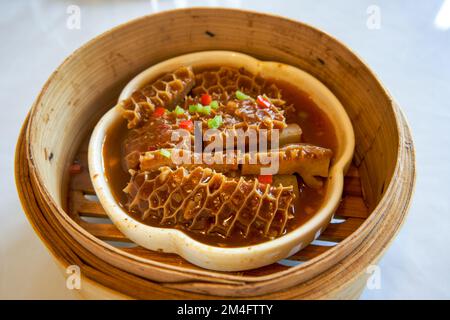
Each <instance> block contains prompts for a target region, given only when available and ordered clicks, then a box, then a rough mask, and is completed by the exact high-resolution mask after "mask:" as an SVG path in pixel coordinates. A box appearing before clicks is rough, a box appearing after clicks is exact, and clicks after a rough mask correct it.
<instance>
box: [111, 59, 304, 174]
mask: <svg viewBox="0 0 450 320" xmlns="http://www.w3.org/2000/svg"><path fill="white" fill-rule="evenodd" d="M221 70H222V71H223V70H226V71H227V73H226V74H230V75H231V77H230V78H223V80H226V81H225V83H232V82H233V80H234V79H235V75H237V74H239V75H240V77H239V81H240V83H242V84H243V85H245V86H247V87H249V92H252V93H255V94H256V93H259V92H263V90H264V89H267V90H268V92H269V93H270V96H271V97H274V98H273V99H272V98H269V99H270V101H271V102H272V103H271V104H270V106H269V107H268V108H260V107H258V105H257V103H256V102H255V101H254V100H251V99H249V100H239V99H236V98H235V97H234V95H233V93H232V92H231V90H234V89H238V88H241V87H238V86H236V85H233V86H231V85H227V86H225V87H223V88H222V87H220V85H218V84H216V85H215V86H213V87H210V86H208V85H209V84H210V82H208V81H207V80H205V79H203V78H200V79H201V80H198V79H199V78H198V77H199V76H202V75H203V74H208V75H210V76H211V75H214V76H215V77H217V76H218V74H222V73H223V72H213V71H205V72H203V73H200V74H197V75H196V76H195V77H196V80H195V81H200V83H203V85H202V86H197V87H195V88H194V89H193V90H192V92H191V93H192V94H193V95H192V96H191V95H189V96H186V94H187V93H188V92H189V90H190V89H191V88H192V87H193V86H194V82H195V81H194V74H193V72H192V70H191V69H190V68H186V67H181V68H179V69H177V70H175V71H174V73H173V74H166V75H164V76H163V77H162V78H160V79H157V80H156V81H155V82H153V83H151V84H149V85H146V86H144V88H142V89H140V90H138V91H136V92H134V93H133V94H132V96H131V97H130V98H129V99H127V100H125V101H122V102H120V103H119V107H120V108H121V109H122V110H123V116H124V118H125V119H127V120H128V128H130V129H133V130H130V132H129V133H128V136H127V141H126V142H125V145H124V149H125V154H126V156H125V157H126V159H127V160H126V161H127V168H129V169H135V168H136V165H137V163H138V159H139V154H140V153H142V152H145V151H148V150H149V149H150V150H151V149H159V148H170V147H174V146H175V145H176V144H177V142H173V141H171V137H172V132H173V131H174V130H176V129H178V128H179V121H180V120H190V121H201V122H202V128H203V129H208V120H210V119H212V118H214V117H215V116H221V117H222V121H223V125H222V126H221V127H220V130H221V131H222V132H223V135H222V140H223V141H226V139H227V137H238V136H239V135H240V132H241V131H237V130H243V131H244V132H247V131H248V130H249V129H254V130H255V131H256V132H258V133H259V132H260V131H259V130H260V129H265V130H267V139H268V140H269V141H270V140H271V139H272V135H271V130H272V129H279V130H280V131H281V132H280V134H279V143H280V144H281V145H284V144H287V143H297V142H300V139H301V134H302V132H301V129H300V127H299V126H298V125H297V124H289V125H287V124H286V121H285V117H284V115H283V113H284V110H283V109H282V108H281V106H282V105H284V104H285V102H284V101H283V100H281V98H280V92H279V90H278V89H277V88H276V86H274V85H273V84H272V85H268V84H266V83H265V82H264V81H262V80H260V79H259V78H256V79H255V81H256V82H255V83H254V84H253V86H250V85H249V83H250V82H251V78H249V76H248V74H247V73H245V72H244V73H242V74H241V73H240V72H243V71H240V72H239V71H237V69H229V68H227V69H223V68H222V69H221ZM233 70H234V73H233ZM205 78H207V77H205ZM169 80H171V82H170V81H169ZM259 82H260V85H258V84H257V83H259ZM218 88H222V89H221V90H222V91H221V92H222V93H223V94H221V96H222V98H221V99H217V100H216V101H218V103H219V108H217V109H212V110H211V111H210V114H209V115H204V114H200V113H198V112H193V113H190V112H188V111H189V106H190V105H195V104H198V103H200V97H199V96H198V95H196V94H195V93H194V92H200V91H201V92H203V93H210V94H211V96H212V97H213V98H217V97H218V96H217V91H220V90H219V89H218ZM244 88H245V87H244ZM241 89H243V88H241ZM243 90H244V89H243ZM235 91H236V90H235ZM185 96H186V98H185V99H183V98H184V97H185ZM224 97H226V98H224ZM175 105H179V108H180V109H183V110H185V113H184V114H183V115H176V114H174V113H167V114H166V115H164V117H159V118H153V117H152V116H151V115H152V113H153V112H154V110H155V108H156V107H161V106H162V107H165V108H167V109H173V107H174V106H175ZM191 141H194V137H193V135H192V137H191Z"/></svg>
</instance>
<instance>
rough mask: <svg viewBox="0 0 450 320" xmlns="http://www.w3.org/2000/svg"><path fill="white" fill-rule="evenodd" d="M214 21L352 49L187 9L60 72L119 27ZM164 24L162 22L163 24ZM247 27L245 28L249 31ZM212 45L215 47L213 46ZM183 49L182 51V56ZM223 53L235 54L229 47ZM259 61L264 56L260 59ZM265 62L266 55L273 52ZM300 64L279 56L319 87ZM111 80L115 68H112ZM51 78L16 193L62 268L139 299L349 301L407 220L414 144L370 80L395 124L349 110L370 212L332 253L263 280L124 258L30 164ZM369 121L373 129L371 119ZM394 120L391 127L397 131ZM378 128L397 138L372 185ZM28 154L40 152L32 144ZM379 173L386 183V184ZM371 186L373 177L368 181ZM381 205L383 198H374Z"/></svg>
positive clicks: (25, 141)
mask: <svg viewBox="0 0 450 320" xmlns="http://www.w3.org/2000/svg"><path fill="white" fill-rule="evenodd" d="M218 16H220V19H221V21H224V20H225V21H228V22H227V23H228V24H230V25H232V22H233V21H235V20H236V19H238V20H239V19H240V20H242V19H244V17H245V19H247V20H248V21H252V23H254V24H258V25H259V23H261V22H262V21H264V22H265V23H266V24H268V25H277V24H278V25H279V28H277V30H281V32H283V31H286V30H292V29H294V28H299V30H300V31H301V30H302V29H304V30H303V31H301V32H312V33H313V34H315V36H316V37H317V36H318V37H319V38H320V39H321V40H323V39H325V40H326V41H325V42H327V44H328V45H331V44H332V45H333V49H334V50H344V51H348V49H346V48H345V47H344V46H342V45H341V44H339V43H338V42H337V41H336V40H334V39H332V38H330V37H329V36H327V35H325V34H323V33H321V32H320V31H317V30H315V29H312V28H311V27H308V26H305V25H302V24H300V23H297V22H293V21H289V20H286V19H282V18H278V17H274V16H269V15H263V14H257V13H250V12H246V11H240V10H225V9H221V10H214V9H192V10H178V11H172V12H165V13H162V14H158V15H154V16H150V17H144V18H141V19H138V20H135V21H132V22H130V23H128V24H127V25H124V26H122V27H119V28H117V29H114V30H112V31H111V32H109V33H106V34H105V35H102V36H100V37H99V38H97V39H94V40H93V41H92V42H90V43H88V44H87V45H86V46H85V47H83V48H82V49H80V50H78V51H77V52H76V53H75V54H74V55H73V56H71V57H70V58H68V59H67V60H66V62H65V63H63V65H62V66H61V67H60V68H59V70H60V71H66V70H65V67H67V65H70V64H71V63H74V61H75V62H76V60H82V59H81V58H80V55H81V54H82V53H83V50H84V52H87V51H89V50H93V47H95V43H96V42H102V41H107V40H108V38H109V37H112V35H113V34H114V33H116V36H117V33H120V32H121V29H120V28H122V31H124V32H131V30H133V28H134V29H135V30H139V29H140V28H143V27H145V26H146V25H147V28H150V26H151V25H160V26H161V25H164V23H166V24H167V23H168V22H167V19H169V20H171V21H175V20H176V21H180V19H185V20H187V21H190V22H191V21H201V24H200V26H198V28H200V27H201V28H202V30H203V29H206V28H208V29H212V30H214V31H215V32H216V33H217V34H220V31H219V30H220V28H219V27H220V26H219V25H215V24H214V23H211V22H210V21H209V19H212V18H214V17H218ZM202 19H203V20H202ZM227 19H228V20H227ZM165 20H166V22H164V21H165ZM213 20H214V19H213ZM205 21H206V22H205ZM230 21H231V22H230ZM207 22H209V24H208V23H207ZM205 23H206V24H207V26H206V27H205V26H204V25H203V24H205ZM180 24H181V26H180V30H182V29H183V26H182V23H180ZM153 27H154V26H153ZM190 27H191V28H193V29H194V30H195V25H194V26H192V25H191V26H190ZM248 27H249V28H251V26H248ZM161 28H162V27H161ZM177 30H178V29H177ZM305 30H306V31H305ZM135 32H138V31H135ZM141 32H142V30H141ZM230 32H231V31H230ZM273 32H275V31H273ZM202 34H203V33H202ZM119 36H120V35H119ZM287 36H288V37H291V36H293V35H292V34H291V33H288V34H287ZM313 38H314V37H313ZM205 39H206V40H205ZM205 39H204V40H203V41H204V43H200V44H198V43H197V42H196V43H197V44H196V47H197V46H200V47H201V48H196V49H197V50H200V49H209V48H211V47H212V46H217V43H215V40H214V39H213V40H211V39H208V37H205ZM253 40H255V39H253ZM316 40H317V39H316ZM211 41H214V42H213V43H211ZM230 45H231V44H230ZM224 46H225V45H224ZM255 47H257V46H255ZM180 48H181V45H180ZM180 48H179V49H178V50H184V49H180ZM225 49H233V48H230V47H226V48H225ZM176 53H177V52H175V54H176ZM259 54H260V55H262V54H263V52H260V53H259ZM272 54H273V53H272ZM343 54H344V55H351V53H347V52H344V53H343ZM267 55H269V56H270V54H267ZM338 57H340V56H339V54H337V55H334V56H331V57H324V58H314V59H315V61H316V64H317V63H318V64H320V65H323V64H328V63H330V64H331V65H332V63H333V61H338V59H337V58H338ZM351 57H352V58H353V59H355V61H358V62H359V63H360V65H358V68H359V69H357V68H355V67H354V66H352V65H350V64H345V66H346V67H347V68H348V69H349V71H351V72H353V73H354V74H353V76H354V77H358V76H361V75H360V74H358V73H361V74H362V76H364V77H372V78H374V76H373V75H372V74H371V72H370V70H369V69H367V67H366V66H365V65H364V64H362V63H361V62H360V61H359V60H358V59H357V58H356V57H354V56H351ZM296 59H297V60H298V57H297V56H291V59H288V58H287V57H283V60H291V61H287V62H288V63H291V64H300V65H301V67H303V68H304V69H306V71H309V72H311V73H313V74H315V76H317V77H319V79H321V80H322V81H324V77H325V76H326V74H325V73H326V71H325V72H323V71H320V72H317V70H316V71H315V72H312V71H314V69H313V68H317V66H316V65H311V63H310V61H302V60H301V59H300V60H299V61H297V60H296ZM317 59H319V60H317ZM329 61H330V62H329ZM347 63H348V62H347ZM135 68H139V67H135ZM309 69H311V70H309ZM114 72H117V70H114ZM56 77H57V74H54V75H53V76H52V77H51V78H50V79H49V81H48V82H47V84H46V86H45V87H44V89H43V90H42V92H41V95H40V96H39V97H38V99H37V100H36V102H35V104H34V106H33V109H32V111H31V113H30V118H29V119H30V120H29V121H27V122H26V123H25V124H24V128H23V130H22V133H21V136H20V139H19V143H18V145H17V151H16V179H17V185H18V190H19V195H20V198H21V201H22V203H23V206H24V210H25V212H26V213H27V216H28V218H29V220H30V221H31V223H32V225H33V227H34V228H35V230H36V232H37V233H38V234H39V235H40V236H41V238H42V239H43V241H44V242H45V243H46V244H47V246H48V247H49V250H50V251H51V252H52V253H53V255H54V256H55V257H56V258H57V259H58V260H59V261H60V262H61V264H62V265H69V264H77V265H79V266H80V267H81V269H82V272H83V274H84V275H85V276H86V277H87V278H89V279H91V280H93V281H95V282H97V283H99V284H101V285H104V286H106V287H109V288H112V289H113V290H116V291H118V292H121V293H123V294H126V295H128V296H132V297H136V298H168V297H170V298H223V297H257V296H258V298H282V299H286V298H327V297H355V296H357V293H358V292H359V291H360V290H361V288H362V287H363V285H364V279H365V277H366V275H365V268H366V267H367V266H368V265H370V264H372V263H374V262H376V261H377V259H378V258H379V256H380V255H381V254H382V253H383V252H384V250H385V249H386V248H387V245H388V244H389V242H390V241H391V240H392V238H393V237H394V235H395V233H396V232H397V231H398V229H399V227H400V226H401V223H402V222H403V221H404V217H405V215H406V212H407V209H408V206H409V203H410V199H411V195H412V189H413V186H414V180H415V167H414V149H413V144H412V139H411V135H410V132H409V128H408V126H407V123H406V121H405V119H404V116H403V115H402V113H401V111H400V109H399V107H398V106H397V105H395V104H394V103H392V100H391V99H390V97H389V95H388V94H387V93H386V92H385V90H384V89H383V88H382V87H381V86H379V84H378V82H376V81H375V83H374V84H372V85H373V86H372V87H370V88H368V90H373V91H376V92H381V93H382V94H383V95H384V97H382V98H383V99H385V103H388V104H389V106H390V108H391V110H390V112H391V113H392V117H391V119H390V121H391V123H388V124H386V126H388V127H389V128H387V129H384V127H383V126H382V125H381V124H380V126H379V128H378V129H377V130H374V129H370V128H369V127H364V122H362V120H360V119H361V118H364V115H363V116H361V114H358V112H371V111H373V110H368V111H367V110H366V111H361V109H360V110H351V109H349V110H348V112H349V115H350V117H351V118H352V121H355V122H354V123H356V124H357V125H356V126H355V133H356V135H357V144H358V142H359V148H358V146H357V150H356V163H357V165H359V168H360V171H361V170H362V172H361V178H362V183H363V186H364V192H365V196H366V201H367V202H368V204H369V206H370V209H373V211H372V213H371V215H370V216H369V217H368V219H367V220H366V221H365V222H364V223H363V224H362V225H361V226H360V228H358V229H357V230H356V231H355V232H353V233H352V234H351V235H350V236H349V237H347V238H346V239H345V240H343V241H342V242H341V243H339V244H338V245H337V246H335V247H333V248H332V249H330V250H327V251H326V252H324V253H322V254H320V255H318V256H317V257H315V258H313V259H312V260H309V261H307V262H306V263H304V264H302V265H299V266H296V267H292V268H289V269H288V270H284V271H281V272H276V273H273V274H269V275H264V276H259V277H258V276H257V277H248V276H239V275H230V274H226V273H217V272H211V271H207V270H196V269H193V270H192V269H186V268H180V267H177V266H174V265H170V264H164V263H160V262H155V261H148V260H147V261H145V260H144V259H142V258H140V257H138V256H134V255H130V254H127V253H126V252H124V251H122V250H118V249H117V248H114V247H112V246H110V245H108V244H106V243H105V242H103V241H101V240H99V239H97V238H96V237H94V236H93V235H92V234H90V233H88V232H87V231H86V230H85V229H84V228H82V227H80V225H79V224H78V223H76V222H75V221H74V220H73V219H72V218H71V217H70V216H69V215H68V214H67V213H66V212H64V211H63V210H61V209H60V207H59V206H58V204H57V203H55V201H54V199H53V197H52V195H51V194H50V193H49V192H48V190H47V188H46V187H45V185H44V183H43V177H42V176H40V173H39V170H38V169H37V168H38V166H39V164H38V162H36V161H37V159H36V157H33V155H34V154H33V150H32V148H30V141H33V135H35V134H36V132H35V131H33V130H34V129H33V128H34V127H33V121H34V122H36V121H39V120H42V119H41V118H39V117H37V116H36V115H39V112H40V109H42V108H45V101H46V99H48V92H49V91H52V90H53V89H54V88H51V85H52V82H53V81H55V78H56ZM332 80H333V79H331V80H330V79H328V80H326V78H325V81H324V82H325V83H326V84H327V85H328V86H329V87H330V88H331V89H332V90H333V89H334V88H333V87H334V85H333V83H331V82H330V81H332ZM50 88H51V89H50ZM333 91H334V90H333ZM335 92H336V91H335ZM338 97H339V98H340V99H341V101H342V100H343V101H344V103H346V102H347V100H348V99H351V98H349V97H347V96H342V95H341V96H338ZM352 103H354V101H353V102H352V101H350V100H349V103H348V105H350V104H352ZM382 103H383V101H381V102H380V105H381V104H382ZM378 112H379V111H378ZM373 120H374V121H376V120H377V119H373ZM388 120H389V118H387V120H386V121H385V122H389V121H388ZM378 121H380V123H381V120H379V119H378ZM392 121H395V123H393V122H392ZM384 130H386V134H388V135H389V134H390V133H391V132H392V131H391V130H394V131H393V132H394V133H395V134H396V138H395V139H392V141H390V142H389V141H387V143H391V145H390V149H391V150H394V151H392V152H396V153H397V154H396V161H395V165H394V166H393V167H392V168H388V169H385V172H380V174H379V176H378V178H376V179H375V178H374V176H373V172H370V169H371V168H370V167H373V161H377V159H376V156H374V154H376V151H377V150H376V149H377V148H382V146H380V145H379V143H378V142H377V141H378V139H379V138H377V137H378V136H380V135H384V134H385V133H384ZM395 131H396V132H395ZM361 134H362V135H361ZM358 136H359V137H358ZM358 138H359V141H358ZM33 147H34V148H36V147H37V146H33ZM72 149H73V148H72ZM372 150H374V151H372ZM73 152H74V151H72V153H73ZM386 157H388V155H386ZM378 160H380V159H378ZM380 166H381V164H380ZM390 170H392V176H390V175H389V174H390V173H391V172H390ZM381 171H382V170H381ZM383 175H385V176H384V177H383ZM369 178H372V179H371V180H370V179H369ZM375 180H377V181H375ZM381 180H383V181H381ZM372 184H373V185H374V186H377V185H381V189H378V190H377V191H376V192H374V191H373V188H374V186H371V185H372ZM377 192H378V194H377ZM377 197H379V199H376V198H377ZM377 200H379V201H377ZM338 262H339V263H338Z"/></svg>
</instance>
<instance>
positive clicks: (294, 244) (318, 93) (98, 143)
mask: <svg viewBox="0 0 450 320" xmlns="http://www.w3.org/2000/svg"><path fill="white" fill-rule="evenodd" d="M183 65H185V66H189V65H190V66H193V67H203V66H210V65H222V66H230V67H237V68H239V67H245V68H246V69H247V70H249V71H250V72H252V73H255V74H257V73H259V74H261V76H262V77H270V78H275V79H279V80H284V81H288V82H289V83H291V84H293V85H295V86H297V87H298V88H299V89H301V90H303V91H304V92H306V93H308V94H309V95H310V97H311V98H312V100H313V101H314V102H315V103H316V105H317V106H319V108H321V109H322V110H323V111H324V112H325V113H326V114H327V116H328V117H329V119H330V120H331V122H332V124H333V127H334V129H335V132H336V138H337V150H334V151H335V154H334V160H333V162H332V165H331V168H330V172H329V177H328V183H327V186H326V194H325V198H324V201H323V204H322V206H321V207H320V208H319V210H318V212H317V213H316V214H315V215H314V216H313V217H312V218H310V219H309V220H308V221H307V222H306V223H305V224H303V225H301V226H300V227H298V228H297V229H295V230H293V231H291V232H289V233H287V234H286V235H284V236H282V237H280V238H277V239H274V240H271V241H267V242H264V243H261V244H257V245H251V246H246V247H238V248H219V247H215V246H210V245H206V244H203V243H201V242H199V241H196V240H194V239H192V238H191V237H189V236H188V235H186V234H185V233H183V232H182V231H179V230H175V229H169V228H158V227H151V226H148V225H145V224H143V223H141V222H139V221H137V220H135V219H133V218H132V217H131V216H129V215H128V214H127V213H126V212H125V211H124V210H123V209H122V208H121V207H120V206H119V204H118V203H117V202H116V200H115V199H114V197H113V195H112V192H111V190H110V188H109V186H108V183H107V181H106V178H105V172H104V167H103V157H102V147H103V141H104V138H105V134H106V131H107V128H108V127H109V126H111V125H112V123H113V122H114V121H115V120H116V119H117V118H118V117H120V116H121V115H120V111H119V110H117V108H112V109H111V110H110V111H108V112H107V113H106V114H105V115H104V116H103V117H102V118H101V119H100V121H99V122H98V124H97V126H96V127H95V129H94V132H93V133H92V136H91V140H90V144H89V171H90V175H91V179H92V182H93V185H94V189H95V191H96V193H97V196H98V197H99V200H100V203H101V204H102V206H103V207H104V209H105V211H106V213H107V214H108V216H109V217H110V219H111V220H112V222H113V223H114V224H115V225H116V226H117V228H118V229H119V230H120V231H121V232H122V233H123V234H125V235H126V236H127V237H128V238H129V239H130V240H132V241H133V242H135V243H137V244H139V245H140V246H142V247H145V248H147V249H150V250H159V251H164V252H171V253H176V254H178V255H180V256H182V257H183V258H185V259H186V260H188V261H190V262H191V263H193V264H196V265H198V266H200V267H203V268H206V269H212V270H219V271H240V270H247V269H253V268H258V267H261V266H265V265H268V264H271V263H274V262H276V261H278V260H280V259H284V258H286V257H289V256H290V255H292V254H294V253H296V252H298V251H299V250H301V249H302V248H304V247H305V246H307V245H308V244H309V243H310V242H311V241H313V240H314V239H316V238H317V237H318V236H319V235H320V234H321V232H322V231H323V230H324V229H325V228H326V227H327V225H328V223H329V222H330V220H331V219H332V217H333V214H334V212H335V210H336V209H337V207H338V205H339V201H340V199H341V195H342V190H343V184H344V174H345V172H346V170H347V169H348V167H349V165H350V163H351V160H352V157H353V150H354V145H355V138H354V133H353V128H352V125H351V122H350V119H349V117H348V115H347V113H346V112H345V110H344V108H343V106H342V105H341V103H340V102H339V100H338V99H337V98H336V97H335V96H334V95H333V93H331V91H330V90H328V88H327V87H325V86H324V85H323V84H322V83H321V82H320V81H319V80H317V79H316V78H314V77H313V76H311V75H310V74H308V73H306V72H304V71H302V70H300V69H298V68H295V67H293V66H289V65H285V64H282V63H279V62H266V61H260V60H257V59H255V58H253V57H251V56H248V55H245V54H241V53H237V52H231V51H204V52H197V53H191V54H186V55H182V56H179V57H176V58H173V59H170V60H166V61H164V62H161V63H158V64H156V65H154V66H152V67H150V68H148V69H147V70H145V71H143V72H142V73H140V74H139V75H137V76H136V77H135V78H134V79H133V80H131V81H130V82H129V83H128V85H127V86H126V87H125V88H124V89H123V91H122V93H121V95H120V98H119V101H120V100H123V99H126V98H128V97H129V96H130V95H131V94H132V93H133V92H134V91H136V90H137V89H139V88H141V87H142V86H143V85H144V84H146V83H147V82H148V81H150V80H152V79H154V78H155V76H158V75H161V74H164V73H166V72H170V71H173V70H175V69H176V68H178V67H180V66H183Z"/></svg>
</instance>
